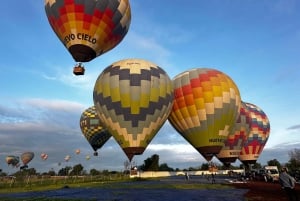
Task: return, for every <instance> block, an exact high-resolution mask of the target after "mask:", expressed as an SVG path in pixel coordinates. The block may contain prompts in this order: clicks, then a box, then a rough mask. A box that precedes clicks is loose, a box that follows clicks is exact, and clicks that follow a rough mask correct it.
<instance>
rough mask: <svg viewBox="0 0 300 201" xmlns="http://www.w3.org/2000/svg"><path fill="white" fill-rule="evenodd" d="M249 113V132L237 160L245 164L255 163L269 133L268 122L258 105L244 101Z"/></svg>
mask: <svg viewBox="0 0 300 201" xmlns="http://www.w3.org/2000/svg"><path fill="white" fill-rule="evenodd" d="M245 104H246V106H247V108H248V110H249V115H250V132H249V134H248V136H247V138H246V141H245V143H244V146H243V147H242V151H241V153H240V155H239V160H240V161H241V162H242V163H243V164H245V165H250V164H255V163H256V161H257V159H258V157H259V155H260V153H261V152H262V150H263V148H264V146H265V144H266V143H267V140H268V138H269V135H270V122H269V119H268V117H267V115H266V114H265V113H264V111H263V110H262V109H260V108H259V107H258V106H256V105H254V104H251V103H245Z"/></svg>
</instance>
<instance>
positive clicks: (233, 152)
mask: <svg viewBox="0 0 300 201" xmlns="http://www.w3.org/2000/svg"><path fill="white" fill-rule="evenodd" d="M229 155H230V156H232V155H233V156H236V155H240V152H239V151H231V152H229Z"/></svg>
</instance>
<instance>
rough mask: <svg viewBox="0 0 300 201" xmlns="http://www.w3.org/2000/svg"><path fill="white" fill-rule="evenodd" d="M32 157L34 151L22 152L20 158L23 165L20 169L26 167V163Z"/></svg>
mask: <svg viewBox="0 0 300 201" xmlns="http://www.w3.org/2000/svg"><path fill="white" fill-rule="evenodd" d="M33 158H34V153H33V152H31V151H28V152H24V153H22V154H21V160H22V162H23V166H21V167H20V169H24V168H27V167H28V165H27V164H28V163H29V162H30V161H31V160H32V159H33Z"/></svg>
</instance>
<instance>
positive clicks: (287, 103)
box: [0, 0, 300, 173]
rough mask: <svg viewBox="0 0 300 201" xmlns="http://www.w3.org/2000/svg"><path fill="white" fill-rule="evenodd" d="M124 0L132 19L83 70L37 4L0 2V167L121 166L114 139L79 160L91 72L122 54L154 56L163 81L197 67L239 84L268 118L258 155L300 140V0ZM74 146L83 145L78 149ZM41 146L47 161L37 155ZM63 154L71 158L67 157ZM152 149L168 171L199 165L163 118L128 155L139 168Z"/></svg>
mask: <svg viewBox="0 0 300 201" xmlns="http://www.w3.org/2000/svg"><path fill="white" fill-rule="evenodd" d="M130 3H131V9H132V10H131V11H132V21H131V25H130V29H129V32H128V34H127V35H126V37H125V38H124V40H123V41H122V42H121V43H120V44H119V45H118V46H117V47H116V48H114V49H113V50H111V51H110V52H108V53H106V54H104V55H102V56H100V57H98V58H96V59H94V60H93V61H91V62H89V63H86V64H85V67H86V75H85V76H81V77H75V76H74V75H73V74H72V68H73V65H74V64H75V61H74V60H73V59H72V57H71V56H70V54H69V53H68V51H67V50H66V49H65V47H64V46H63V45H62V43H61V42H60V41H59V40H58V38H57V37H56V35H55V34H54V32H53V31H52V29H51V27H50V25H49V24H48V20H47V17H46V15H45V11H44V1H42V0H39V1H37V0H26V1H20V0H10V1H3V2H1V12H0V27H1V30H2V31H1V34H0V36H1V37H0V46H1V49H0V55H1V62H0V70H1V71H0V72H1V79H0V86H1V90H0V168H1V169H3V171H6V172H9V173H12V172H15V171H17V169H13V168H11V167H8V166H7V164H6V163H5V157H6V156H7V155H20V154H21V153H23V152H24V151H33V152H34V153H35V154H36V157H35V158H34V159H33V160H32V161H31V163H30V164H29V166H30V167H34V168H36V169H37V171H39V172H43V171H48V170H50V169H52V168H53V169H54V170H56V171H57V170H58V169H60V168H61V167H64V166H65V165H71V166H73V165H75V164H78V163H81V164H83V165H84V167H85V169H86V170H89V169H91V168H96V169H100V170H102V169H110V170H122V169H123V168H124V165H123V164H124V162H125V161H126V160H127V157H126V155H125V154H124V153H123V151H122V150H121V148H120V147H119V145H117V143H116V142H115V140H114V139H113V138H111V139H110V140H109V141H108V142H107V143H106V144H105V145H104V147H103V148H102V149H101V150H99V156H98V157H91V159H90V160H89V161H86V160H85V156H86V155H92V153H93V150H92V149H91V147H90V146H89V144H88V142H87V141H86V140H85V138H84V137H83V135H82V134H81V131H80V128H79V118H80V115H81V113H82V112H83V110H85V109H86V108H88V107H90V106H92V105H93V99H92V93H93V87H94V84H95V81H96V79H97V77H98V75H99V74H100V73H101V72H102V70H103V69H104V68H105V67H107V66H108V65H110V64H111V63H113V62H115V61H118V60H121V59H126V58H141V59H145V60H149V61H152V62H153V63H156V64H157V65H159V66H161V67H162V68H163V69H164V70H165V71H166V72H167V73H168V74H169V76H170V78H173V77H174V76H176V75H177V74H179V73H181V72H183V71H185V70H188V69H190V68H195V67H208V68H215V69H218V70H220V71H222V72H224V73H226V74H227V75H229V76H230V77H231V78H232V79H233V80H234V81H235V83H236V84H237V86H238V87H239V90H240V93H241V96H242V100H243V101H246V102H249V103H253V104H255V105H257V106H259V107H260V108H261V109H263V111H264V112H265V113H266V114H267V116H268V117H269V120H270V123H271V133H270V137H269V140H268V142H267V144H266V146H265V149H264V151H263V153H262V154H261V156H260V158H259V160H258V162H260V163H262V164H265V163H266V161H268V160H271V159H274V158H276V159H278V160H279V161H280V162H282V163H284V162H287V161H288V151H289V150H292V149H293V148H299V145H300V138H299V134H300V115H299V114H300V107H299V106H298V105H299V102H300V93H299V86H300V79H299V77H300V66H299V64H300V56H299V55H300V23H299V19H300V13H299V10H300V2H299V1H297V0H273V1H269V0H256V1H253V0H244V1H240V0H211V1H202V0H186V1H182V0H181V1H179V0H165V1H159V3H158V2H155V3H154V1H153V0H143V1H140V0H131V1H130ZM76 149H80V150H81V153H80V154H79V155H76V154H75V150H76ZM42 152H46V153H47V154H48V155H49V157H48V160H46V161H43V160H41V158H40V153H42ZM67 154H69V155H71V157H72V158H71V160H70V161H69V162H64V157H65V156H66V155H67ZM152 154H158V155H159V156H160V163H167V164H168V165H169V166H171V167H174V168H176V167H179V168H188V167H197V166H200V165H201V164H202V163H203V162H205V160H204V158H203V157H202V156H201V155H200V154H199V153H198V152H196V151H195V149H194V148H193V147H192V146H190V145H189V144H188V143H187V142H186V141H185V140H184V139H183V138H182V137H181V136H180V135H179V134H178V133H177V132H176V131H175V130H174V129H173V128H172V127H171V126H170V124H169V122H166V123H165V125H164V126H163V127H162V129H161V130H160V131H159V132H158V134H157V135H156V136H155V138H154V139H153V141H152V142H151V143H150V145H149V146H148V148H147V149H146V151H145V152H144V154H143V155H141V156H135V157H134V158H133V161H135V163H136V164H138V165H141V164H142V163H143V161H144V160H145V159H146V158H147V157H149V156H151V155H152ZM214 160H216V159H214ZM216 161H217V160H216ZM59 162H61V166H58V163H59ZM237 164H239V161H237Z"/></svg>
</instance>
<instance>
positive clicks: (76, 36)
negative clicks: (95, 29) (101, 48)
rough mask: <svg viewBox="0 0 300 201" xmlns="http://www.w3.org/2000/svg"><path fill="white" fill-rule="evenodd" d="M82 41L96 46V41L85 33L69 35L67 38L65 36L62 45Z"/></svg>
mask: <svg viewBox="0 0 300 201" xmlns="http://www.w3.org/2000/svg"><path fill="white" fill-rule="evenodd" d="M75 39H77V40H84V41H88V42H89V43H92V44H96V43H97V39H96V38H93V37H92V36H90V35H88V34H85V33H77V34H73V33H71V34H69V35H67V36H65V38H64V44H65V45H66V44H68V43H69V42H71V41H72V40H75Z"/></svg>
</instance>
